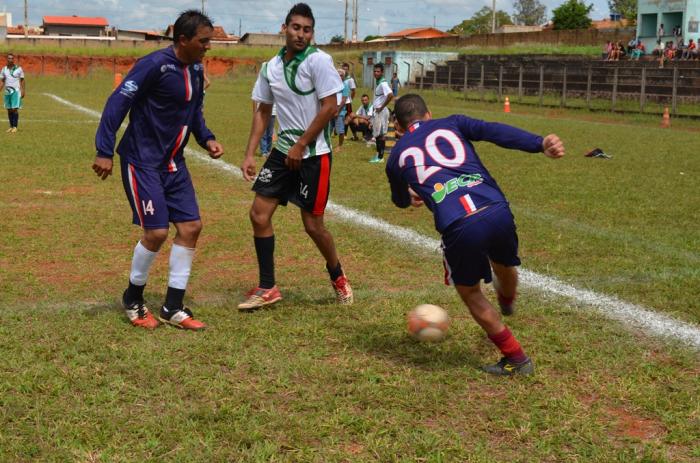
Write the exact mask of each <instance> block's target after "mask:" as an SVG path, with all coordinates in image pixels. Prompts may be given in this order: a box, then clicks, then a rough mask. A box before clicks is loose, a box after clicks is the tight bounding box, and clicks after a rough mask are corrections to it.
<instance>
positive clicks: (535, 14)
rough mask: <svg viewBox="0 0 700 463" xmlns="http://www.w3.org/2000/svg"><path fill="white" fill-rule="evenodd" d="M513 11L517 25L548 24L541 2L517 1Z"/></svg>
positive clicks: (514, 3)
mask: <svg viewBox="0 0 700 463" xmlns="http://www.w3.org/2000/svg"><path fill="white" fill-rule="evenodd" d="M608 1H611V0H608ZM615 1H622V0H615ZM633 1H636V0H633ZM513 9H514V10H515V14H514V15H513V21H514V22H515V24H522V25H524V26H538V25H540V24H544V23H545V22H547V7H546V6H544V5H543V4H541V3H540V2H539V0H515V2H513Z"/></svg>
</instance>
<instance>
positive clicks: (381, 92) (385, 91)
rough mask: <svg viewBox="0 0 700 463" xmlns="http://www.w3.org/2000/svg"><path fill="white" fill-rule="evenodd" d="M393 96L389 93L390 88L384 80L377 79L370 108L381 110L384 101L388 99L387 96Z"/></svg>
mask: <svg viewBox="0 0 700 463" xmlns="http://www.w3.org/2000/svg"><path fill="white" fill-rule="evenodd" d="M393 94H394V92H392V91H391V87H389V84H388V83H387V82H386V79H385V78H384V77H382V78H381V79H379V83H378V84H377V86H376V87H375V89H374V101H373V102H372V106H373V107H374V108H375V109H377V108H381V107H382V106H384V103H386V99H387V98H388V97H389V95H393Z"/></svg>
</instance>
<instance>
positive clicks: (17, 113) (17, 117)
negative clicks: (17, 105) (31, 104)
mask: <svg viewBox="0 0 700 463" xmlns="http://www.w3.org/2000/svg"><path fill="white" fill-rule="evenodd" d="M18 125H19V111H15V125H14V126H15V127H17V126H18Z"/></svg>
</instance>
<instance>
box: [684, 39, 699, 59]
mask: <svg viewBox="0 0 700 463" xmlns="http://www.w3.org/2000/svg"><path fill="white" fill-rule="evenodd" d="M697 57H698V47H697V45H696V44H695V42H694V41H693V39H690V40H688V45H687V46H686V47H685V50H683V55H682V56H681V59H695V58H697Z"/></svg>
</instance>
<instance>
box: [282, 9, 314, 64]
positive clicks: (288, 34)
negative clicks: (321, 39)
mask: <svg viewBox="0 0 700 463" xmlns="http://www.w3.org/2000/svg"><path fill="white" fill-rule="evenodd" d="M315 25H316V20H315V19H314V14H313V12H312V11H311V7H310V6H309V5H307V4H306V3H297V4H296V5H294V6H293V7H292V8H291V9H290V10H289V13H287V17H286V18H285V20H284V26H282V32H284V35H285V39H286V45H287V50H291V51H292V52H294V53H298V52H300V51H303V50H304V49H305V48H306V47H307V46H308V45H309V44H310V43H311V40H312V39H313V38H314V26H315Z"/></svg>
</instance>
